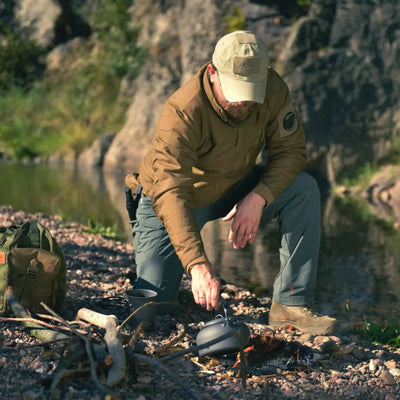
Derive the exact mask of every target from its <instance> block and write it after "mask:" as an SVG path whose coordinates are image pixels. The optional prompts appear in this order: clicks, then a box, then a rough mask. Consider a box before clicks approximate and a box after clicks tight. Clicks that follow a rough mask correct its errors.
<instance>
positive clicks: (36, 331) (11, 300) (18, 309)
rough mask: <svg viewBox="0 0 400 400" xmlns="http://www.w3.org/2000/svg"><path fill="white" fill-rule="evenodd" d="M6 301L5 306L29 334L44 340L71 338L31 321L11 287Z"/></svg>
mask: <svg viewBox="0 0 400 400" xmlns="http://www.w3.org/2000/svg"><path fill="white" fill-rule="evenodd" d="M6 302H7V307H8V308H9V309H10V310H11V311H12V313H13V314H14V315H15V317H16V318H20V319H21V322H22V325H23V326H24V327H25V328H27V329H28V331H29V334H30V335H31V336H34V337H35V338H37V339H39V340H44V341H54V340H69V339H71V337H70V336H68V335H65V334H64V333H60V332H57V331H55V330H53V329H45V328H44V327H43V326H42V325H41V324H39V323H38V321H32V318H31V316H30V314H29V313H28V311H27V310H26V309H25V308H24V307H22V306H21V304H20V303H19V301H18V299H17V297H16V296H15V295H14V293H13V291H12V289H11V287H9V288H8V289H7V293H6Z"/></svg>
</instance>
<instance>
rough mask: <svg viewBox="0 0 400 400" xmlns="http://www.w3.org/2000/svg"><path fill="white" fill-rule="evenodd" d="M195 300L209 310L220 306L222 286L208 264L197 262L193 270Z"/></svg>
mask: <svg viewBox="0 0 400 400" xmlns="http://www.w3.org/2000/svg"><path fill="white" fill-rule="evenodd" d="M190 273H191V275H192V292H193V297H194V301H195V302H196V303H197V304H200V305H201V306H203V307H204V308H207V310H208V311H211V310H212V309H215V310H217V309H218V308H219V292H220V286H219V282H218V279H217V278H216V277H215V275H214V274H213V272H212V270H211V267H210V266H209V265H208V264H197V265H196V266H194V267H193V268H192V270H191V272H190Z"/></svg>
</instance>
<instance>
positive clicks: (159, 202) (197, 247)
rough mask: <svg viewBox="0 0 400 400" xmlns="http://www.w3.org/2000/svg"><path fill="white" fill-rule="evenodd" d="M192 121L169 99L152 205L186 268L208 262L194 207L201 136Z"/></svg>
mask: <svg viewBox="0 0 400 400" xmlns="http://www.w3.org/2000/svg"><path fill="white" fill-rule="evenodd" d="M192 124H193V121H190V120H189V118H188V117H187V116H186V115H185V114H184V113H183V112H181V111H179V110H178V109H176V108H175V107H174V106H173V105H172V104H171V103H169V102H167V104H166V105H165V107H164V109H163V112H162V113H161V115H160V118H159V121H158V124H157V127H156V131H155V136H154V139H153V143H152V148H153V154H154V160H153V170H154V186H153V188H152V201H153V208H154V211H155V213H156V215H157V217H158V218H159V219H160V220H161V221H162V222H163V224H164V226H165V228H166V230H167V232H168V234H169V237H170V239H171V242H172V244H173V246H174V248H175V250H176V253H177V255H178V257H179V258H180V260H181V262H182V265H183V267H184V268H185V269H188V268H189V267H190V266H192V265H194V264H197V263H201V262H207V263H208V262H209V260H208V258H207V256H206V254H205V250H204V246H203V241H202V239H201V235H200V230H199V228H198V226H197V223H196V220H195V218H194V216H193V212H192V208H191V199H192V194H193V174H192V167H193V166H194V165H195V164H196V161H197V155H196V148H197V143H198V142H199V140H200V139H199V138H198V137H196V134H195V131H194V130H193V129H192V128H191V126H192Z"/></svg>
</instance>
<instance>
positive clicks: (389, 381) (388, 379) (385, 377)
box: [381, 370, 396, 386]
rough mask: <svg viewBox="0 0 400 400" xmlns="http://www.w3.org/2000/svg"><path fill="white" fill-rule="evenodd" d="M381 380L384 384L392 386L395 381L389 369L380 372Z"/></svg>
mask: <svg viewBox="0 0 400 400" xmlns="http://www.w3.org/2000/svg"><path fill="white" fill-rule="evenodd" d="M381 380H382V382H383V384H384V385H389V386H394V385H396V381H395V380H394V378H393V376H392V374H391V373H390V372H389V371H386V370H385V371H383V372H382V374H381Z"/></svg>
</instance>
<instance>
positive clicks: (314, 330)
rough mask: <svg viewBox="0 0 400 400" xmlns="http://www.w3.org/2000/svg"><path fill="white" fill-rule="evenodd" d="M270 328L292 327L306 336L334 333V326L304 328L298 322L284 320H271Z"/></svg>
mask: <svg viewBox="0 0 400 400" xmlns="http://www.w3.org/2000/svg"><path fill="white" fill-rule="evenodd" d="M268 326H270V327H271V328H272V329H284V328H288V327H289V326H292V327H293V328H294V329H296V330H298V331H300V332H302V333H305V334H311V335H327V334H329V333H332V331H333V326H328V327H326V328H320V327H310V326H308V327H302V326H300V325H297V324H296V322H294V321H287V320H285V321H283V320H277V319H271V318H270V320H269V323H268Z"/></svg>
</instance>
